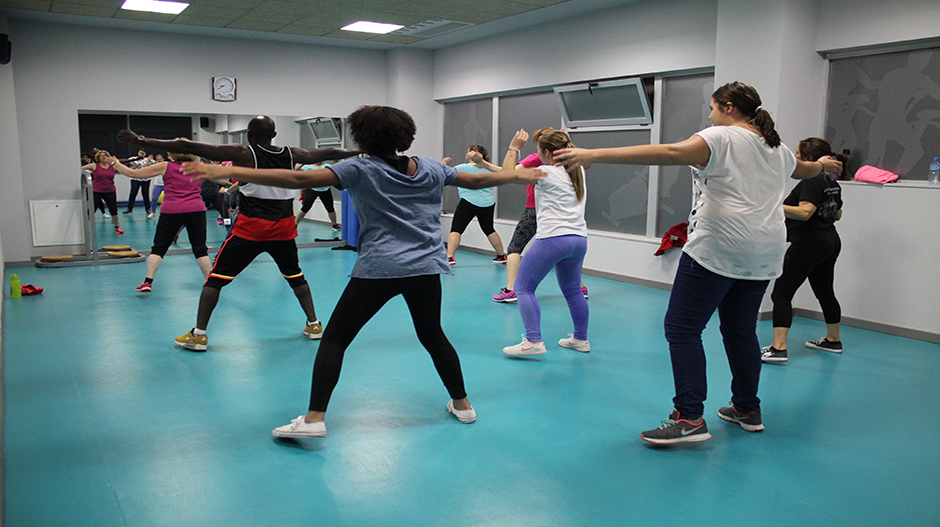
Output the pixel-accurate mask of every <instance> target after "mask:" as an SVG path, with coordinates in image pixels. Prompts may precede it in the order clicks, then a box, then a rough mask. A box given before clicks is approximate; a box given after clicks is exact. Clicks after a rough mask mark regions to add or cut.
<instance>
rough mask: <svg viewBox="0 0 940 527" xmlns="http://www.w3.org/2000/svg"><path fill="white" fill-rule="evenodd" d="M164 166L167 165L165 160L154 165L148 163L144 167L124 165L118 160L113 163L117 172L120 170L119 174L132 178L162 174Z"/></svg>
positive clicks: (164, 171) (145, 177)
mask: <svg viewBox="0 0 940 527" xmlns="http://www.w3.org/2000/svg"><path fill="white" fill-rule="evenodd" d="M166 166H167V163H166V161H164V162H163V163H157V164H155V165H148V166H145V167H144V168H137V169H134V168H130V167H127V166H124V164H123V163H121V162H120V161H118V162H116V163H114V169H115V170H117V171H118V172H120V173H121V174H124V175H125V176H127V177H129V178H134V179H147V178H150V177H153V176H162V175H163V174H165V173H166Z"/></svg>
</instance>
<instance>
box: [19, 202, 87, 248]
mask: <svg viewBox="0 0 940 527" xmlns="http://www.w3.org/2000/svg"><path fill="white" fill-rule="evenodd" d="M82 209H83V206H82V201H81V200H77V199H75V200H55V201H52V200H39V201H30V202H29V217H30V223H31V224H32V228H33V246H34V247H46V246H51V245H81V244H83V243H85V233H84V230H83V228H82Z"/></svg>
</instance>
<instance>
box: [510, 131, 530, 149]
mask: <svg viewBox="0 0 940 527" xmlns="http://www.w3.org/2000/svg"><path fill="white" fill-rule="evenodd" d="M528 142H529V132H526V131H525V130H519V131H518V132H516V135H514V136H512V141H510V142H509V148H516V149H519V148H522V147H523V146H525V144H526V143H528Z"/></svg>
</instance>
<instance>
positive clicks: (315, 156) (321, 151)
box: [290, 148, 361, 165]
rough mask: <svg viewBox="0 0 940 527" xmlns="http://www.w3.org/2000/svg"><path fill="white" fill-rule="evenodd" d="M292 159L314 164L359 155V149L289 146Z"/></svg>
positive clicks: (305, 163)
mask: <svg viewBox="0 0 940 527" xmlns="http://www.w3.org/2000/svg"><path fill="white" fill-rule="evenodd" d="M290 152H291V154H292V155H293V156H294V161H296V162H298V163H303V164H304V165H315V164H317V163H320V162H323V161H334V160H337V159H346V158H347V157H353V156H357V155H359V154H360V153H361V152H359V150H344V149H342V148H291V149H290Z"/></svg>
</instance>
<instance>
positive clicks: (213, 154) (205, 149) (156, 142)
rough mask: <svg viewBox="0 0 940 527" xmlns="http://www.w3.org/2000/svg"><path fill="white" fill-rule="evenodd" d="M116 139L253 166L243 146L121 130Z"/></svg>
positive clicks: (247, 151)
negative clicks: (157, 137) (151, 136)
mask: <svg viewBox="0 0 940 527" xmlns="http://www.w3.org/2000/svg"><path fill="white" fill-rule="evenodd" d="M117 138H118V140H119V141H124V142H127V143H131V144H135V145H143V146H151V147H154V148H159V149H161V150H166V151H167V152H178V153H180V154H193V155H197V156H199V157H205V158H208V159H212V160H214V161H232V162H233V163H235V164H236V165H239V166H254V157H253V156H252V155H251V150H250V149H249V148H248V147H247V146H244V145H212V144H209V143H200V142H198V141H190V140H188V139H153V138H150V137H144V136H142V135H137V134H136V133H134V132H133V131H131V130H121V131H120V132H118V135H117Z"/></svg>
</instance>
